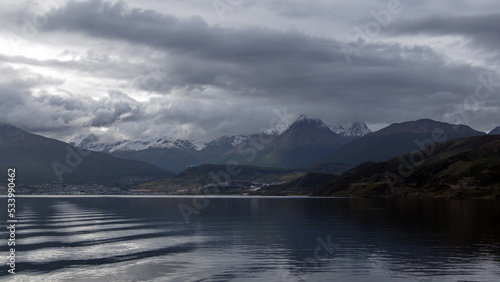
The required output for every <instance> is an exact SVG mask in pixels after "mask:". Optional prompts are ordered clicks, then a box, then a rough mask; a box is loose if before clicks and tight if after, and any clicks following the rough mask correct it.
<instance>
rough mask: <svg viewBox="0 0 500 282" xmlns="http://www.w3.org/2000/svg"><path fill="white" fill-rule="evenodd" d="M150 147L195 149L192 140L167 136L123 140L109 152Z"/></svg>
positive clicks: (139, 149)
mask: <svg viewBox="0 0 500 282" xmlns="http://www.w3.org/2000/svg"><path fill="white" fill-rule="evenodd" d="M150 148H161V149H179V150H183V151H185V150H191V149H192V150H196V148H197V147H196V145H195V144H193V142H191V141H188V140H182V139H175V138H168V137H156V138H151V137H146V138H142V139H139V140H132V141H125V142H123V143H121V144H117V145H115V146H113V148H111V149H110V150H109V152H114V151H142V150H146V149H150Z"/></svg>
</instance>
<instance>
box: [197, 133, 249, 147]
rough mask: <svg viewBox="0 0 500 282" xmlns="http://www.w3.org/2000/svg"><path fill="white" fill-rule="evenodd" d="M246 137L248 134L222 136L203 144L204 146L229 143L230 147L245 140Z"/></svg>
mask: <svg viewBox="0 0 500 282" xmlns="http://www.w3.org/2000/svg"><path fill="white" fill-rule="evenodd" d="M247 139H248V136H244V135H233V136H222V137H221V138H218V139H215V140H213V141H210V142H208V143H205V145H206V147H212V146H223V145H231V146H232V147H236V146H238V145H239V144H241V142H243V141H246V140H247Z"/></svg>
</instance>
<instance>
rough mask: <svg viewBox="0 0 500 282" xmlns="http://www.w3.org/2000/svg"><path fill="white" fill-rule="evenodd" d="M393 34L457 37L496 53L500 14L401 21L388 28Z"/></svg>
mask: <svg viewBox="0 0 500 282" xmlns="http://www.w3.org/2000/svg"><path fill="white" fill-rule="evenodd" d="M389 32H392V33H393V34H411V35H414V34H426V35H433V36H442V35H459V36H463V37H465V38H466V39H470V40H473V43H474V44H475V45H476V46H481V47H483V48H487V49H490V51H491V50H493V51H497V50H498V46H499V44H500V13H494V14H480V15H473V16H443V15H434V16H427V17H423V18H419V19H414V20H409V21H403V22H402V23H400V24H397V25H393V26H391V27H390V28H389Z"/></svg>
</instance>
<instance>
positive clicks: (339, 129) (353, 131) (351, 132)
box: [328, 121, 372, 137]
mask: <svg viewBox="0 0 500 282" xmlns="http://www.w3.org/2000/svg"><path fill="white" fill-rule="evenodd" d="M328 127H329V128H330V129H331V130H332V131H333V132H335V133H337V134H338V135H340V136H343V137H362V136H365V135H366V134H368V133H371V132H372V131H371V130H370V129H369V128H368V126H366V124H365V123H364V122H361V121H356V122H353V123H349V124H344V125H342V124H334V125H330V126H328Z"/></svg>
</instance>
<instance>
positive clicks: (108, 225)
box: [0, 197, 500, 281]
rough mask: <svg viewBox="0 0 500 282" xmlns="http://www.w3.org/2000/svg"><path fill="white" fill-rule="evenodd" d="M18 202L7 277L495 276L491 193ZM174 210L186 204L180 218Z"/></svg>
mask: <svg viewBox="0 0 500 282" xmlns="http://www.w3.org/2000/svg"><path fill="white" fill-rule="evenodd" d="M0 201H5V203H6V198H0ZM17 201H18V202H17V213H18V214H17V215H18V216H17V219H18V220H19V223H18V226H17V233H16V235H17V245H16V248H17V265H16V271H17V273H18V274H17V275H16V276H15V277H14V278H15V279H12V277H10V276H8V275H7V274H8V273H7V269H8V268H7V267H6V266H5V264H4V263H3V264H2V265H4V266H3V267H2V273H1V274H0V275H1V276H0V279H5V280H7V279H9V280H10V279H12V280H18V281H228V280H229V281H409V280H411V281H500V224H499V223H500V202H494V201H475V200H467V201H466V200H380V199H377V200H372V199H318V198H209V199H208V201H207V202H201V200H200V199H197V201H199V202H197V203H196V205H194V203H193V198H137V197H136V198H133V197H129V198H127V197H122V198H112V197H106V198H105V197H101V198H74V197H69V198H49V197H42V198H18V199H17ZM179 207H181V208H183V209H184V211H185V212H189V211H191V212H193V214H192V215H191V216H190V217H189V222H186V220H185V218H184V217H183V215H182V213H181V211H180V209H179ZM195 207H198V209H195ZM189 209H190V210H189ZM196 213H197V214H196ZM1 220H2V222H4V223H5V220H6V213H5V212H2V214H1ZM3 229H5V228H3ZM1 234H2V235H1V236H2V238H7V236H8V235H7V232H5V230H2V231H1ZM2 241H4V242H5V243H2V253H4V254H6V255H7V251H6V247H5V245H6V239H5V240H4V239H2ZM2 258H3V259H5V256H4V255H2ZM9 275H10V274H9Z"/></svg>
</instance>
